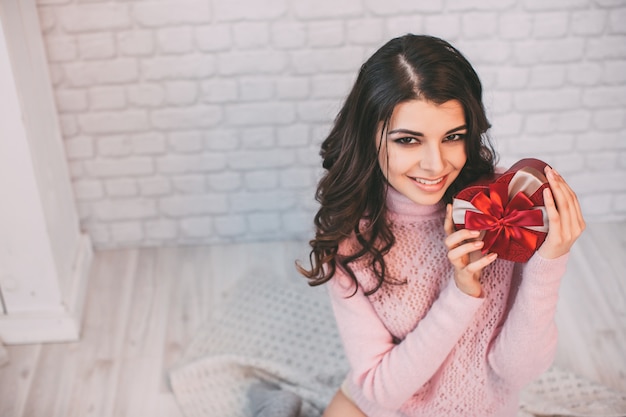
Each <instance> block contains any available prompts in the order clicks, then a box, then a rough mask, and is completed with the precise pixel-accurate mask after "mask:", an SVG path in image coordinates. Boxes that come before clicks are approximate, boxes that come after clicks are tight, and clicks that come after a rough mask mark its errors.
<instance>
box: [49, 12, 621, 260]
mask: <svg viewBox="0 0 626 417" xmlns="http://www.w3.org/2000/svg"><path fill="white" fill-rule="evenodd" d="M38 10H39V14H40V19H41V25H42V31H43V37H44V42H45V45H46V48H47V54H48V61H49V64H50V71H51V79H52V82H53V88H54V91H55V95H56V101H57V109H58V112H59V120H60V127H61V130H62V133H63V136H64V139H65V145H66V152H67V159H68V162H69V166H70V171H71V175H72V180H73V185H74V191H75V195H76V199H77V204H78V207H79V213H80V216H81V222H82V227H83V228H84V229H85V230H86V231H87V232H89V233H90V235H91V237H92V239H93V241H94V243H95V245H96V247H97V248H114V247H123V246H155V245H190V244H217V243H228V242H240V241H254V240H268V239H302V238H309V237H310V234H311V230H312V218H313V214H314V212H315V210H316V207H317V206H316V204H317V203H316V202H315V201H314V192H315V185H316V182H317V179H318V178H319V176H320V174H321V168H320V160H319V154H318V153H319V144H320V143H321V141H322V140H323V138H324V135H325V134H326V133H327V132H328V130H329V128H330V126H331V123H332V120H333V118H334V116H335V114H336V112H337V110H338V109H339V106H340V105H341V102H342V99H343V98H344V97H345V95H346V94H347V92H348V90H349V88H350V86H351V83H352V82H353V80H354V78H355V76H356V72H357V70H358V68H359V66H360V65H361V64H362V63H363V61H364V60H365V59H366V58H367V57H368V56H369V55H370V54H371V53H372V52H373V51H374V50H375V49H376V48H378V47H379V46H381V45H382V44H383V43H384V42H385V41H386V40H388V39H390V38H391V37H394V36H397V35H402V34H404V33H406V32H413V33H429V34H433V35H436V36H441V37H444V38H446V39H447V40H449V41H451V42H452V43H453V44H455V45H456V46H458V47H459V49H460V50H461V51H462V52H463V53H464V54H465V55H466V56H467V57H468V58H469V59H470V61H471V62H472V63H473V64H474V65H475V67H476V69H477V71H478V73H479V75H480V76H481V79H482V81H483V84H484V87H485V104H486V107H487V110H488V115H489V118H490V120H491V122H492V125H493V128H492V131H491V136H492V138H493V140H494V142H495V143H496V146H497V149H498V151H499V153H500V155H501V164H502V165H504V166H506V165H509V164H511V163H513V162H515V161H516V160H517V159H520V158H523V157H537V158H541V159H544V160H545V161H547V162H549V163H550V164H552V165H553V166H555V167H556V168H557V169H558V170H559V171H560V172H561V173H562V174H563V175H564V176H565V177H566V179H568V181H569V182H570V184H571V185H572V187H573V188H574V189H575V191H576V192H577V193H578V194H579V197H580V200H581V203H582V206H583V210H584V212H585V214H586V217H587V219H588V220H590V221H603V220H615V219H624V218H626V203H625V202H626V29H625V28H626V26H625V25H624V24H623V22H624V19H625V18H626V1H624V0H613V1H593V0H559V1H545V0H502V1H497V2H496V1H488V0H484V1H469V0H433V1H427V2H417V1H414V0H345V1H342V2H341V4H340V5H339V4H338V3H337V2H335V1H330V0H204V1H196V0H192V1H187V0H185V1H178V0H153V1H146V2H133V1H127V0H117V1H107V2H104V1H97V0H96V1H93V0H90V1H87V2H85V1H81V0H39V1H38Z"/></svg>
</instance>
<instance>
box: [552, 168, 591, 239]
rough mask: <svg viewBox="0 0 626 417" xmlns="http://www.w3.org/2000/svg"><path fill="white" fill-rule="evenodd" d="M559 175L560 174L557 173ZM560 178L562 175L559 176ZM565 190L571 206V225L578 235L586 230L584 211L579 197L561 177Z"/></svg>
mask: <svg viewBox="0 0 626 417" xmlns="http://www.w3.org/2000/svg"><path fill="white" fill-rule="evenodd" d="M557 175H559V174H558V172H557ZM559 177H560V175H559ZM561 180H562V183H563V188H564V189H565V190H567V195H568V199H569V206H570V207H571V225H572V228H573V230H575V231H577V232H578V233H577V234H578V235H580V233H582V231H583V230H585V226H586V225H585V220H584V219H583V214H582V209H581V208H580V202H579V201H578V196H577V195H576V193H575V192H574V190H572V187H570V186H569V184H567V182H566V181H565V180H564V179H563V178H562V177H561Z"/></svg>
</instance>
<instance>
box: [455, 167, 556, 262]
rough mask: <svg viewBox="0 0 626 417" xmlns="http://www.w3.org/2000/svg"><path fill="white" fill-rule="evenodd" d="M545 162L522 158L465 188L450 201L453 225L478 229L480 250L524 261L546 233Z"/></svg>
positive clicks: (459, 227)
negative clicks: (481, 246)
mask: <svg viewBox="0 0 626 417" xmlns="http://www.w3.org/2000/svg"><path fill="white" fill-rule="evenodd" d="M546 165H547V164H546V163H545V162H543V161H540V160H538V159H533V158H528V159H522V160H520V161H518V162H516V163H515V164H514V165H513V166H512V167H511V168H509V169H508V170H507V171H506V172H504V173H503V174H496V175H494V176H493V177H491V178H486V179H481V180H479V181H477V182H475V183H472V184H470V185H469V186H467V187H465V188H464V189H463V190H461V191H460V192H459V193H457V195H456V196H455V197H454V199H453V202H452V220H453V222H454V225H455V227H456V228H457V229H471V230H480V231H481V234H480V237H479V239H481V240H483V241H484V242H485V244H484V246H483V249H482V252H483V253H488V252H495V253H497V254H498V258H499V259H506V260H509V261H514V262H527V261H528V260H529V259H530V257H531V256H532V255H533V253H535V251H536V250H537V249H538V248H539V246H541V244H542V243H543V241H544V240H545V239H546V235H547V233H548V218H547V213H546V209H545V207H544V202H543V190H544V188H546V187H548V180H547V178H546V176H545V175H544V169H545V167H546Z"/></svg>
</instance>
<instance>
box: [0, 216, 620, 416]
mask: <svg viewBox="0 0 626 417" xmlns="http://www.w3.org/2000/svg"><path fill="white" fill-rule="evenodd" d="M306 253H307V252H306V245H305V244H304V243H303V242H272V243H250V244H239V245H229V246H214V247H187V248H153V249H131V250H119V251H100V252H97V253H96V257H95V261H94V265H93V269H92V274H91V281H90V287H89V293H88V298H87V304H86V309H85V317H84V328H83V337H82V339H81V341H80V342H77V343H64V344H45V345H23V346H8V347H7V351H8V354H9V358H10V362H9V364H7V365H5V366H4V367H0V417H86V416H93V417H113V416H114V417H121V416H133V417H144V416H150V417H153V416H154V417H159V416H162V417H165V416H167V417H180V416H181V412H180V410H179V409H178V407H177V405H176V403H175V400H174V398H173V395H172V394H171V392H170V391H169V388H168V384H167V379H166V371H167V370H168V369H169V368H170V367H171V365H172V364H173V363H175V361H176V360H177V359H178V358H179V357H180V355H181V353H182V351H183V349H184V348H185V346H187V344H188V343H189V341H190V340H191V338H192V337H193V335H194V331H195V330H196V329H197V328H198V326H199V325H200V324H201V323H203V322H204V321H205V320H207V319H208V318H210V317H211V315H212V314H215V312H216V310H217V309H218V308H219V306H220V300H221V299H222V298H223V296H224V294H225V292H227V291H228V289H229V288H230V287H231V286H232V285H233V284H234V283H235V282H237V280H238V279H240V278H241V277H244V276H250V275H253V276H256V275H265V276H268V275H270V276H273V277H276V278H277V279H299V278H298V277H297V274H296V272H295V270H294V268H293V260H294V259H296V258H299V259H304V257H305V256H306ZM625 276H626V223H619V224H595V225H591V226H590V227H589V229H588V231H587V232H586V233H585V234H584V235H583V238H581V241H580V242H579V243H578V244H577V246H576V247H575V249H574V251H573V253H572V260H571V263H570V267H569V270H568V276H567V277H566V279H565V280H564V282H563V287H562V297H561V301H560V304H559V309H558V324H559V327H560V330H561V334H560V337H561V339H560V346H559V352H558V357H557V363H558V364H559V365H561V366H563V367H566V368H568V369H571V370H574V371H575V372H577V373H578V374H580V375H584V376H586V377H588V378H591V379H593V380H596V381H599V382H602V383H604V384H605V385H607V386H610V387H612V388H614V389H616V390H619V391H623V392H626V278H625Z"/></svg>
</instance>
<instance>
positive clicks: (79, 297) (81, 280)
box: [0, 234, 93, 345]
mask: <svg viewBox="0 0 626 417" xmlns="http://www.w3.org/2000/svg"><path fill="white" fill-rule="evenodd" d="M92 259H93V249H92V245H91V239H90V238H89V236H88V235H86V234H82V235H81V237H80V242H79V245H78V248H77V253H76V257H75V262H74V267H73V268H72V277H71V279H70V283H71V285H70V288H68V291H67V293H66V294H64V298H65V303H64V305H62V306H61V311H58V310H57V311H54V312H50V311H37V312H28V313H12V314H8V315H0V339H2V341H3V342H4V343H5V344H6V345H17V344H25V343H49V342H72V341H77V340H78V339H79V338H80V330H81V326H82V318H83V309H84V305H85V296H86V294H87V285H88V281H89V271H90V267H91V261H92Z"/></svg>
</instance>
